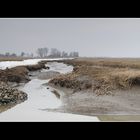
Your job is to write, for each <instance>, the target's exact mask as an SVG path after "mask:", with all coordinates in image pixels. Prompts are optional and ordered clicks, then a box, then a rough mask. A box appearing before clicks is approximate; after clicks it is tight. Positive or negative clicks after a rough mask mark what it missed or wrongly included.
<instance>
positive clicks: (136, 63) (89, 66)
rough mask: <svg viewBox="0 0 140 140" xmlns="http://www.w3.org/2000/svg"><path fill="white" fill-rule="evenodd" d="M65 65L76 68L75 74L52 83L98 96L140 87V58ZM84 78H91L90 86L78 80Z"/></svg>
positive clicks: (82, 61)
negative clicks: (90, 92) (86, 90)
mask: <svg viewBox="0 0 140 140" xmlns="http://www.w3.org/2000/svg"><path fill="white" fill-rule="evenodd" d="M65 63H67V64H70V65H73V66H74V70H73V72H72V73H71V74H65V75H60V76H58V77H56V78H54V79H52V80H51V81H50V82H51V83H54V84H55V85H59V86H61V87H67V88H73V89H74V88H76V89H77V88H78V89H83V88H82V87H84V88H87V89H88V88H90V89H91V90H93V92H95V93H96V94H98V95H100V94H111V93H112V91H113V90H116V89H122V90H128V89H131V88H132V87H133V86H135V85H138V86H140V59H139V58H137V59H136V58H135V59H130V58H128V59H126V58H125V59H124V58H122V59H120V58H78V59H75V60H67V61H65ZM83 76H87V77H89V80H88V85H89V86H85V85H86V83H87V80H86V81H79V80H78V77H83ZM83 83H84V86H83ZM89 83H90V84H89Z"/></svg>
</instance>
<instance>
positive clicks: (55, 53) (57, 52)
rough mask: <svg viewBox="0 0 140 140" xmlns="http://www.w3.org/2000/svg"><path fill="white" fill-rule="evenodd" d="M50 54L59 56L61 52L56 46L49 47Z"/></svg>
mask: <svg viewBox="0 0 140 140" xmlns="http://www.w3.org/2000/svg"><path fill="white" fill-rule="evenodd" d="M50 56H51V57H61V52H60V51H59V50H58V49H56V48H51V52H50Z"/></svg>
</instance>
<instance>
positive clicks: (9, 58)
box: [0, 57, 23, 62]
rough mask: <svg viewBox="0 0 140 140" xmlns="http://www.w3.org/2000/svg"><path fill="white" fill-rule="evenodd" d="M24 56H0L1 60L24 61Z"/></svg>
mask: <svg viewBox="0 0 140 140" xmlns="http://www.w3.org/2000/svg"><path fill="white" fill-rule="evenodd" d="M22 60H23V58H21V57H0V62H1V61H22Z"/></svg>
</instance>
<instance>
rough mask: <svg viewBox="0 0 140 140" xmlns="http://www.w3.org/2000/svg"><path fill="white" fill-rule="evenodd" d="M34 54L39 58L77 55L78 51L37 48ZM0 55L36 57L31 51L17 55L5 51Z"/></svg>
mask: <svg viewBox="0 0 140 140" xmlns="http://www.w3.org/2000/svg"><path fill="white" fill-rule="evenodd" d="M36 54H37V57H39V58H46V57H47V58H61V57H62V58H64V57H65V58H67V57H79V53H78V52H76V51H73V52H69V53H68V52H65V51H60V50H58V49H57V48H51V49H49V48H46V47H44V48H38V49H37V50H36ZM0 57H30V58H34V57H36V55H34V54H33V53H25V52H21V53H20V54H19V55H17V54H16V53H9V52H6V53H5V54H0Z"/></svg>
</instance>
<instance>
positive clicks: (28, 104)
mask: <svg viewBox="0 0 140 140" xmlns="http://www.w3.org/2000/svg"><path fill="white" fill-rule="evenodd" d="M47 81H48V80H39V79H33V80H31V81H30V82H29V83H28V84H26V85H25V86H24V87H23V88H21V90H22V91H25V92H26V93H28V100H27V101H25V102H23V103H21V104H19V105H16V106H15V107H13V108H11V109H9V110H7V111H5V112H3V113H1V114H0V121H1V122H2V121H17V122H18V121H40V122H41V121H46V122H50V121H57V122H59V121H61V122H65V121H78V122H82V121H83V122H84V121H86V122H88V121H90V122H92V121H93V122H95V121H99V119H98V118H97V117H90V116H84V115H76V114H68V113H58V112H48V111H47V110H46V109H54V108H58V107H60V106H61V105H62V102H61V100H59V99H58V98H57V97H56V96H55V95H54V94H52V93H51V91H50V90H49V89H46V86H43V85H42V84H43V83H46V82H47Z"/></svg>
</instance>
